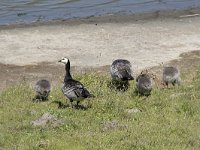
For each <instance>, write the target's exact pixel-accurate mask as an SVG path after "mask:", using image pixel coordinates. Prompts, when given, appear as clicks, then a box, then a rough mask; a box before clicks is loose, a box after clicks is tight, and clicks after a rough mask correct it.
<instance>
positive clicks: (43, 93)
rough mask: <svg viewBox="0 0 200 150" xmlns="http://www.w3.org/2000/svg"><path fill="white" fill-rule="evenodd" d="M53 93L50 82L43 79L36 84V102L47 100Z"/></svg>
mask: <svg viewBox="0 0 200 150" xmlns="http://www.w3.org/2000/svg"><path fill="white" fill-rule="evenodd" d="M50 91H51V84H50V82H49V81H48V80H45V79H41V80H38V81H37V82H36V84H35V93H36V95H35V99H34V100H35V101H37V100H47V99H48V96H49V94H50Z"/></svg>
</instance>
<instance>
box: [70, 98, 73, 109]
mask: <svg viewBox="0 0 200 150" xmlns="http://www.w3.org/2000/svg"><path fill="white" fill-rule="evenodd" d="M70 102H71V106H72V108H73V100H71V99H70Z"/></svg>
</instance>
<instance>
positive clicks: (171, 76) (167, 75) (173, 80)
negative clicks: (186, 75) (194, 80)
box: [163, 66, 181, 87]
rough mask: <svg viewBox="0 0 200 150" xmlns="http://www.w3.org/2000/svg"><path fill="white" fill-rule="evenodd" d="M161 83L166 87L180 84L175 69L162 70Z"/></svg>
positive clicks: (166, 68)
mask: <svg viewBox="0 0 200 150" xmlns="http://www.w3.org/2000/svg"><path fill="white" fill-rule="evenodd" d="M163 82H164V84H165V85H166V86H167V87H168V85H169V84H172V85H173V86H175V84H178V85H179V84H180V82H181V78H180V71H179V70H178V69H177V68H176V67H172V66H169V67H164V69H163Z"/></svg>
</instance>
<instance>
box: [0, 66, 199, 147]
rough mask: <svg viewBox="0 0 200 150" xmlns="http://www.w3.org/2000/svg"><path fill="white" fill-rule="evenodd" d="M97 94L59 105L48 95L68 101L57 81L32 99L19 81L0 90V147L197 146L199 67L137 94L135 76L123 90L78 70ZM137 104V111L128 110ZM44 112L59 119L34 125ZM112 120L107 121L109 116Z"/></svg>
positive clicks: (104, 79) (104, 77) (29, 91)
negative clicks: (185, 78)
mask: <svg viewBox="0 0 200 150" xmlns="http://www.w3.org/2000/svg"><path fill="white" fill-rule="evenodd" d="M75 78H76V79H78V80H80V81H81V82H82V83H83V84H84V85H86V87H87V88H88V89H89V90H90V91H91V92H92V93H93V94H94V95H95V96H96V97H95V98H91V99H90V101H87V100H85V101H83V102H82V103H81V105H85V106H87V105H91V108H89V109H87V110H76V109H71V108H67V109H58V108H57V105H56V104H53V103H51V102H52V101H55V100H58V101H62V102H63V103H66V102H67V103H68V104H69V101H66V98H65V97H64V96H63V94H62V92H61V90H60V87H59V86H58V87H53V90H52V92H51V97H50V98H49V101H46V102H41V103H33V102H32V98H33V97H34V92H33V90H32V89H31V87H29V86H28V85H27V84H25V83H22V84H21V85H17V86H15V87H11V88H9V89H6V90H5V91H3V92H2V93H1V96H0V117H1V118H0V149H12V150H13V149H19V150H24V149H26V150H27V149H35V150H37V149H48V150H55V149H59V150H60V149H63V150H66V149H69V150H79V149H80V150H82V149H83V150H90V149H91V150H96V149H109V150H110V149H113V150H116V149H119V150H121V149H123V150H126V149H127V150H128V149H130V150H132V149H141V150H145V149H146V150H151V149H152V150H161V149H169V150H172V149H176V150H184V149H196V150H199V149H200V69H199V71H197V73H196V76H195V77H194V78H193V79H192V80H191V81H190V82H187V83H183V84H182V85H181V86H179V87H175V88H171V89H164V90H163V89H154V90H153V91H152V95H151V96H149V97H147V98H145V97H138V96H136V95H135V94H134V85H135V83H134V82H130V84H131V86H130V88H129V90H128V91H126V92H117V91H112V90H110V89H109V88H108V87H107V85H108V82H109V80H110V79H109V77H107V76H104V75H96V74H86V75H77V76H75ZM132 108H138V109H140V110H142V112H138V113H128V112H127V111H126V110H127V109H132ZM45 112H49V113H51V114H53V115H55V116H56V117H58V118H59V119H62V120H63V121H64V124H63V125H60V126H56V127H54V126H52V125H51V124H48V125H47V126H45V127H34V126H32V124H31V122H32V121H33V120H36V119H38V118H39V117H41V116H42V114H44V113H45ZM109 121H110V122H115V125H114V126H109V123H108V122H109Z"/></svg>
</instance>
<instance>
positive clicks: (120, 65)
mask: <svg viewBox="0 0 200 150" xmlns="http://www.w3.org/2000/svg"><path fill="white" fill-rule="evenodd" d="M131 67H132V66H131V63H130V62H129V61H128V60H125V59H116V60H114V61H113V63H112V64H111V66H110V74H111V77H112V81H111V85H112V86H114V87H115V88H116V89H118V90H122V91H125V90H127V89H128V86H129V83H128V81H129V80H134V78H133V76H132V70H131Z"/></svg>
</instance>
